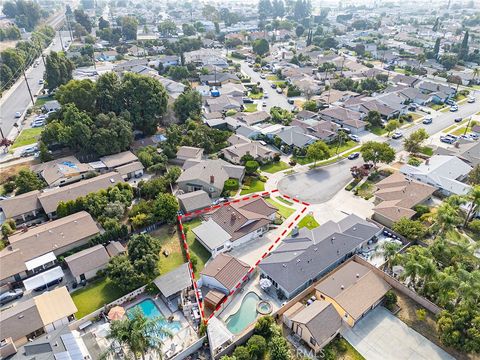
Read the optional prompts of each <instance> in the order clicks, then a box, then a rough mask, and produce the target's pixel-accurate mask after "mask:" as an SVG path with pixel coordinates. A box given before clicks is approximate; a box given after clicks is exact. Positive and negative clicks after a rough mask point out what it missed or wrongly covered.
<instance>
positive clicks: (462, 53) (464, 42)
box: [458, 30, 468, 60]
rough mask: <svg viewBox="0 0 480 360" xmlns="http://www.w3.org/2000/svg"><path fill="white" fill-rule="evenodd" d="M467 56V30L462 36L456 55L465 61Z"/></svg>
mask: <svg viewBox="0 0 480 360" xmlns="http://www.w3.org/2000/svg"><path fill="white" fill-rule="evenodd" d="M467 56H468V30H467V31H465V35H464V36H463V40H462V44H461V45H460V51H459V53H458V58H459V59H462V60H465V59H466V58H467Z"/></svg>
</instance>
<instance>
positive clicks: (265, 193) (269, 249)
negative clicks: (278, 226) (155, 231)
mask: <svg viewBox="0 0 480 360" xmlns="http://www.w3.org/2000/svg"><path fill="white" fill-rule="evenodd" d="M275 192H278V189H274V190H272V191H270V192H269V191H265V192H263V193H261V194H258V193H257V194H254V195H251V196H246V197H244V198H242V199H235V200H233V201H229V202H226V203H223V204H221V205H220V204H219V205H214V206H211V207H206V208H204V209H201V210H197V211H194V212H193V213H192V212H190V213H186V214H184V215H179V216H178V217H177V218H178V227H179V230H180V232H181V234H182V241H183V247H184V249H185V253H186V258H187V261H188V263H189V268H190V276H191V279H192V283H193V286H194V289H195V297H196V299H197V303H198V306H199V309H200V313H201V318H202V320H203V321H204V323H205V324H207V323H208V321H209V320H210V319H211V318H212V317H213V316H214V315H215V313H216V312H218V311H219V310H220V309H221V307H222V305H223V304H224V303H225V302H226V301H227V300H228V298H229V297H230V296H232V295H233V294H234V293H235V291H236V289H238V288H240V287H241V286H242V284H243V283H244V282H246V281H247V280H248V275H250V274H251V273H252V272H253V271H254V270H255V269H256V268H257V266H258V265H259V264H260V262H261V261H262V259H264V258H266V257H267V256H268V255H269V254H270V252H272V251H273V248H274V245H275V244H278V243H279V242H280V241H281V239H282V237H283V236H285V234H286V233H287V229H285V230H284V231H283V232H282V234H281V236H278V237H277V238H276V239H275V242H274V243H273V244H271V245H270V246H269V248H268V250H267V251H265V252H264V253H263V254H262V256H261V258H260V259H258V260H257V262H256V263H255V265H254V266H252V267H251V268H250V269H249V270H248V272H247V275H245V276H244V277H243V278H242V280H240V281H239V283H238V284H237V285H236V286H235V289H234V290H231V291H230V293H229V294H228V295H227V296H226V297H225V298H224V299H223V300H222V301H221V302H220V304H218V305H217V307H216V308H215V310H214V311H213V312H212V313H211V314H210V316H209V317H208V319H207V318H206V316H205V309H204V306H203V302H202V301H200V290H199V288H198V285H197V281H196V279H195V273H194V272H193V264H192V262H191V256H190V249H189V247H188V243H187V237H186V234H185V228H184V226H183V223H182V220H183V218H188V217H191V216H192V215H193V216H195V215H199V214H202V213H204V212H209V211H212V210H215V209H218V208H220V207H222V206H228V205H230V204H231V203H239V202H240V201H246V200H249V199H256V198H258V197H260V196H262V197H263V196H266V195H269V194H270V193H275ZM282 196H283V197H285V198H287V199H292V200H293V201H295V202H297V203H301V204H303V205H305V207H304V208H303V209H302V211H301V214H303V213H305V211H306V210H307V206H309V205H310V204H308V203H306V202H302V201H300V200H298V199H295V198H291V197H289V196H288V195H282ZM299 218H300V214H299V215H297V216H296V217H295V219H294V220H293V221H292V222H291V223H290V224H289V225H288V228H291V227H292V226H293V224H294V223H295V221H297V220H298V219H299Z"/></svg>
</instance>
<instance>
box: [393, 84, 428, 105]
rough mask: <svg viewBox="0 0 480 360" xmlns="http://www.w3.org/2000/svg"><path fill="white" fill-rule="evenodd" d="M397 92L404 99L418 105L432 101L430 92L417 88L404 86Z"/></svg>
mask: <svg viewBox="0 0 480 360" xmlns="http://www.w3.org/2000/svg"><path fill="white" fill-rule="evenodd" d="M398 94H399V95H400V96H402V97H404V98H405V101H407V102H412V103H415V104H418V105H423V106H425V105H427V104H428V103H430V102H432V100H433V97H432V95H430V94H424V93H423V92H422V91H421V90H420V89H417V88H411V87H409V88H405V89H403V90H400V91H399V92H398Z"/></svg>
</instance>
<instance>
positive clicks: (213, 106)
mask: <svg viewBox="0 0 480 360" xmlns="http://www.w3.org/2000/svg"><path fill="white" fill-rule="evenodd" d="M205 105H206V106H207V107H208V109H209V111H210V112H223V111H228V110H236V111H240V110H241V108H242V102H241V98H236V97H232V96H228V95H220V96H219V97H214V98H209V99H207V100H206V101H205Z"/></svg>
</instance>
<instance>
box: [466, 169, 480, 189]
mask: <svg viewBox="0 0 480 360" xmlns="http://www.w3.org/2000/svg"><path fill="white" fill-rule="evenodd" d="M468 182H469V183H470V184H472V185H479V184H480V164H477V165H475V167H474V168H473V170H472V171H470V173H469V174H468Z"/></svg>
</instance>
